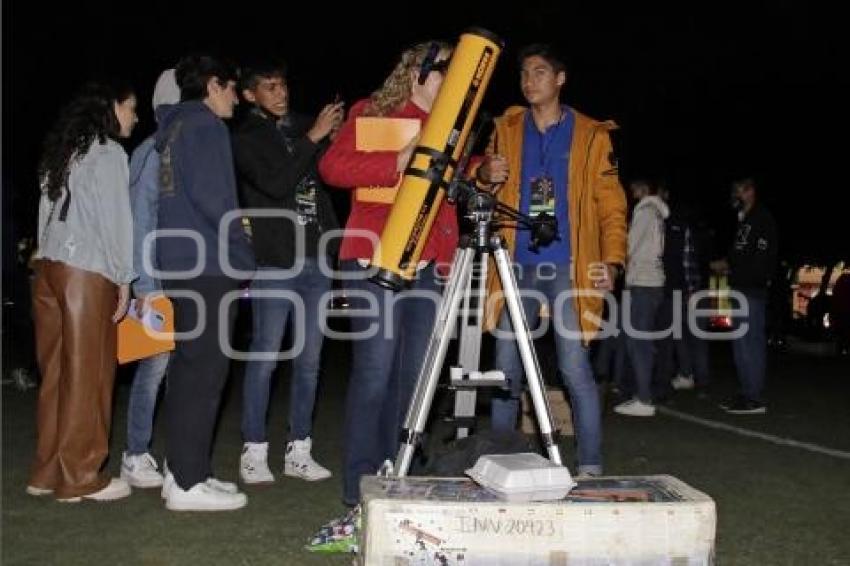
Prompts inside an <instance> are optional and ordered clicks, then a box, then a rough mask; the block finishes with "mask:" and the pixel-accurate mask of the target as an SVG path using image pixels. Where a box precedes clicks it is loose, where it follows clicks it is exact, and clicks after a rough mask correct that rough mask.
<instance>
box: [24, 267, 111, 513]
mask: <svg viewBox="0 0 850 566" xmlns="http://www.w3.org/2000/svg"><path fill="white" fill-rule="evenodd" d="M117 289H118V288H117V286H116V285H115V284H114V283H112V282H111V281H109V280H108V279H106V278H105V277H103V276H101V275H99V274H97V273H94V272H91V271H85V270H83V269H77V268H75V267H71V266H69V265H67V264H65V263H62V262H58V261H49V260H40V261H38V262H37V263H36V266H35V280H34V282H33V293H32V301H33V317H34V319H35V338H36V356H37V358H38V366H39V369H40V370H41V388H40V390H39V394H38V415H37V419H38V442H37V446H36V453H35V462H33V466H32V472H31V474H30V480H29V485H31V486H34V487H40V488H43V489H52V490H54V495H55V496H56V497H57V498H67V497H76V496H80V495H87V494H90V493H95V492H97V491H100V490H101V489H102V488H104V487H106V485H107V484H108V483H109V477H108V476H107V475H106V474H104V473H103V472H102V470H101V468H102V467H103V465H104V463H105V462H106V458H107V456H108V453H109V427H110V424H111V420H112V387H113V385H114V382H115V364H116V338H117V332H116V326H115V324H114V323H113V322H112V320H111V318H112V314H113V312H114V311H115V306H116V304H117Z"/></svg>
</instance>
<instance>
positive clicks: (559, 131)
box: [514, 106, 575, 266]
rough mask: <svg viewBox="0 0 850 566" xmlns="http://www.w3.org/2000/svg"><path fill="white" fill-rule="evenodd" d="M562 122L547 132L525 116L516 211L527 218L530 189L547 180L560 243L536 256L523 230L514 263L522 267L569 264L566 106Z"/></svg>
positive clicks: (570, 118) (570, 119) (569, 127)
mask: <svg viewBox="0 0 850 566" xmlns="http://www.w3.org/2000/svg"><path fill="white" fill-rule="evenodd" d="M562 111H563V114H562V117H561V120H560V121H559V122H558V123H556V124H552V125H551V126H549V127H548V128H546V131H545V132H541V131H540V130H538V129H537V125H536V124H535V123H534V119H533V118H532V116H531V112H527V113H526V115H525V131H524V133H523V143H522V180H521V183H522V184H521V185H520V201H519V209H520V212H522V213H523V214H528V213H529V210H530V209H531V185H532V183H533V182H534V181H535V179H538V178H539V177H541V176H545V177H548V178H549V179H551V180H552V182H553V183H554V197H555V211H554V215H555V218H556V219H557V220H558V237H559V238H560V239H559V240H556V241H554V242H552V243H551V244H550V245H548V246H546V247H541V248H540V249H539V251H538V253H534V252H532V251H530V250H529V249H528V246H529V244H530V241H531V233H530V232H529V231H528V230H522V231H520V232H519V233H518V234H517V246H516V253H515V254H514V261H515V262H516V263H519V264H521V265H538V264H540V263H553V264H555V265H561V266H564V265H569V264H570V256H571V253H570V217H569V208H568V203H567V189H568V179H569V170H570V145H571V144H572V140H573V126H574V124H575V115H574V114H573V112H572V110H570V109H569V108H568V107H567V106H562Z"/></svg>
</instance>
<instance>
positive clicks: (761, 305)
mask: <svg viewBox="0 0 850 566" xmlns="http://www.w3.org/2000/svg"><path fill="white" fill-rule="evenodd" d="M745 297H746V299H747V302H748V307H749V314H747V315H746V316H740V317H736V318H735V321H734V323H735V328H736V329H737V328H740V327H741V325H742V324H746V325H747V327H748V328H747V332H746V333H745V334H744V335H743V336H741V337H740V338H738V339H737V340H734V341H733V342H732V353H733V354H734V357H735V369H737V371H738V381H739V383H740V384H741V394H742V395H743V396H744V397H746V398H747V399H750V400H752V401H757V402H762V393H763V391H764V382H765V373H766V371H767V335H766V333H765V311H766V307H767V300H766V299H765V296H764V295H760V294H754V293H746V294H745Z"/></svg>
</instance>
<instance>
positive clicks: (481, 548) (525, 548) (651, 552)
mask: <svg viewBox="0 0 850 566" xmlns="http://www.w3.org/2000/svg"><path fill="white" fill-rule="evenodd" d="M361 490H362V493H363V522H362V530H361V532H360V533H359V534H360V549H361V555H360V557H359V561H360V563H361V564H365V565H368V566H403V565H414V564H441V565H446V566H460V565H463V566H494V565H511V566H522V565H526V566H528V565H552V566H556V565H557V566H561V565H564V566H566V565H569V566H577V565H588V566H589V565H594V566H595V565H598V564H605V565H611V564H613V565H637V564H640V565H641V566H648V565H654V564H659V565H661V564H663V565H670V564H674V565H681V566H695V565H700V566H704V565H710V564H713V561H714V538H715V530H716V515H715V506H714V501H712V500H711V498H709V497H708V496H707V495H705V494H703V493H701V492H699V491H697V490H695V489H693V488H691V487H690V486H688V485H686V484H685V483H683V482H682V481H680V480H678V479H676V478H674V477H671V476H639V477H607V478H606V477H603V478H594V479H592V480H579V482H578V486H577V487H575V488H574V489H573V490H572V491H571V492H570V494H568V495H567V496H566V497H565V498H564V499H562V500H559V501H546V502H524V503H508V502H506V501H503V500H501V499H500V498H499V497H498V496H497V495H495V494H494V493H492V492H489V491H487V490H486V489H484V488H483V487H481V486H479V485H478V484H476V483H475V482H473V481H470V480H465V479H457V478H414V477H408V478H380V477H372V476H366V477H364V478H363V480H362V482H361Z"/></svg>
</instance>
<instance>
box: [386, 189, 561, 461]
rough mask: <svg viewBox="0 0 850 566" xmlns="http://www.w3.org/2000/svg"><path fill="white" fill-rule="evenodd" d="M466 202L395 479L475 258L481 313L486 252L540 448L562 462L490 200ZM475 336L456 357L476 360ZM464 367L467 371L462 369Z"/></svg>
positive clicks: (416, 433)
mask: <svg viewBox="0 0 850 566" xmlns="http://www.w3.org/2000/svg"><path fill="white" fill-rule="evenodd" d="M472 200H473V202H471V203H470V206H471V211H472V212H471V219H472V220H473V221H474V223H475V232H474V234H473V235H466V236H464V237H463V238H462V239H461V243H460V246H459V247H458V250H457V251H456V252H455V256H454V260H453V261H452V266H451V271H450V274H449V278H448V280H447V283H446V287H445V290H444V292H443V297H442V300H441V301H440V306H439V309H438V311H437V317H436V320H435V322H434V329H433V331H432V333H431V338H430V339H429V341H428V348H427V350H426V353H425V359H424V360H423V362H422V369H421V370H420V371H419V377H418V378H417V381H416V389H415V390H414V392H413V397H412V398H411V402H410V406H409V408H408V411H407V416H406V417H405V420H404V429H403V430H402V438H401V444H400V446H399V450H398V455H397V456H396V460H395V464H394V465H393V467H392V471H391V472H390V473H391V474H392V475H395V476H398V477H403V476H406V475H407V472H408V470H409V469H410V463H411V460H412V458H413V453H414V451H415V450H416V447H417V445H418V444H419V441H420V438H421V436H422V433H423V432H424V430H425V424H426V423H427V421H428V414H429V412H430V410H431V404H432V402H433V400H434V393H435V391H436V389H437V383H438V381H439V379H440V373H441V372H442V368H443V362H444V361H445V357H446V350H447V349H448V345H449V341H450V340H451V337H452V336H453V335H454V331H455V327H456V325H457V319H458V312H459V309H460V304H461V300H463V299H464V297H466V298H467V299H468V298H469V297H470V295H471V285H472V280H473V277H472V275H473V269H474V267H475V258H476V256H478V258H479V271H478V279H479V287H478V289H477V290H476V292H477V294H478V299H479V303H478V305H479V306H478V310H479V315H480V313H481V305H483V286H484V285H485V284H486V281H487V264H488V259H489V255H490V254H491V253H492V254H493V258H494V259H495V262H496V269H497V270H498V274H499V278H500V279H501V282H502V289H503V290H504V297H505V304H506V305H507V308H508V313H509V315H510V320H511V326H512V328H513V331H514V334H515V335H516V341H517V346H518V347H519V352H520V357H521V359H522V365H523V368H524V369H525V375H526V379H527V381H528V389H529V392H530V394H531V400H532V403H533V405H534V412H535V416H536V417H537V422H538V425H539V428H540V433H541V436H542V437H543V443H544V444H545V445H546V450H547V452H548V454H549V459H550V460H551V461H552V462H553V463H555V464H561V463H562V462H561V452H560V449H559V447H558V443H557V431H556V430H555V428H554V424H553V420H552V412H551V410H550V409H549V401H548V398H547V397H546V394H545V388H544V384H543V380H542V378H541V375H540V364H539V363H538V361H537V355H536V354H535V352H534V346H533V343H532V341H531V337H530V335H529V329H528V322H527V321H526V319H525V313H524V312H523V310H522V305H521V303H520V298H519V291H518V288H517V283H516V278H515V277H514V273H513V270H512V269H511V261H510V258H509V257H508V252H507V251H506V250H505V248H504V244H503V241H502V238H501V236H499V234H498V233H493V225H494V220H493V215H494V210H495V207H496V204H495V200H494V198H493V196H492V195H490V194H487V193H477V194H476V195H475V197H474V199H472ZM468 308H469V303H468V302H467V303H466V309H467V312H468ZM479 324H480V320H479ZM480 337H481V336H480V332H479V334H478V340H479V343H478V344H474V345H472V346H470V342H469V341H467V342H466V343H465V344H462V345H461V359H463V357H464V350H465V349H468V348H472V349H473V352H474V358H475V361H476V362H477V358H478V352H479V351H480ZM475 365H477V363H476V364H475ZM466 369H467V370H469V368H468V367H467V368H466Z"/></svg>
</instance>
